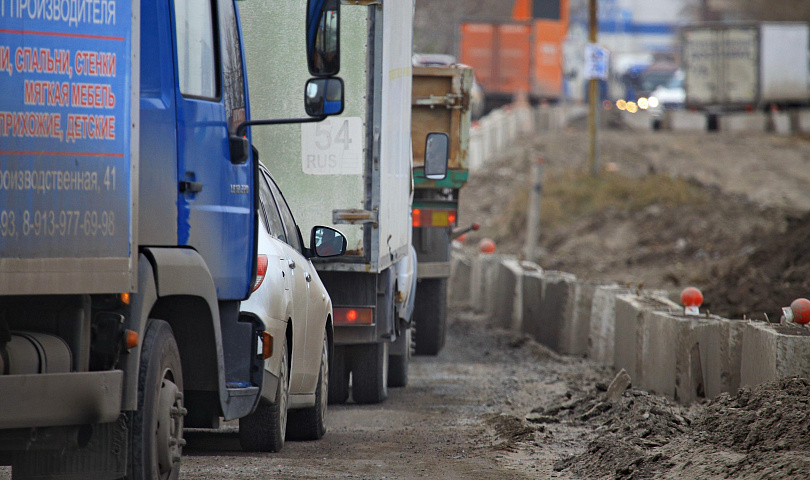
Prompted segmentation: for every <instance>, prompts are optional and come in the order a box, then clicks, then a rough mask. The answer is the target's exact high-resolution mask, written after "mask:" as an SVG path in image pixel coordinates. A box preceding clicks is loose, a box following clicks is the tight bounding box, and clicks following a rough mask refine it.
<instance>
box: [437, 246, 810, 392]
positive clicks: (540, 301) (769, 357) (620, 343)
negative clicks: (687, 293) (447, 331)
mask: <svg viewBox="0 0 810 480" xmlns="http://www.w3.org/2000/svg"><path fill="white" fill-rule="evenodd" d="M452 271H453V276H452V278H451V282H450V290H451V298H452V301H453V303H454V304H456V305H462V306H466V307H470V308H473V309H474V310H476V311H478V312H482V313H486V315H487V316H488V317H489V318H490V319H491V321H492V323H493V324H494V325H495V326H498V327H500V328H503V329H507V330H510V331H513V332H515V333H527V334H529V335H531V336H532V337H534V338H535V339H536V340H537V341H538V342H540V343H542V344H543V345H546V346H547V347H549V348H551V349H553V350H555V351H556V352H558V353H563V354H573V355H582V354H586V355H587V356H588V357H590V358H591V359H593V360H594V361H596V362H598V363H601V364H605V365H611V366H613V367H615V368H616V369H617V370H619V369H624V370H626V371H627V372H628V373H629V375H630V377H631V379H632V382H633V384H634V385H635V386H637V387H639V388H643V389H646V390H650V391H653V392H656V393H659V394H663V395H668V396H670V397H672V398H674V399H676V400H677V401H680V402H683V403H687V404H688V403H691V402H694V401H696V400H698V399H700V398H714V397H716V396H717V395H719V394H721V393H723V392H735V391H736V390H737V389H738V388H739V387H741V386H745V385H749V386H755V385H759V384H761V383H765V382H772V381H776V380H778V379H780V378H784V377H789V376H795V375H799V376H806V377H810V328H807V327H804V326H799V325H796V324H790V325H776V324H767V323H763V322H751V321H744V320H730V319H726V318H722V317H718V316H715V315H708V316H707V315H701V316H687V315H684V313H683V308H682V307H680V306H679V305H677V304H675V303H674V302H672V301H671V300H669V299H668V298H667V292H665V291H660V290H658V291H655V290H653V291H633V290H631V289H629V288H626V287H621V286H618V285H593V284H589V283H587V282H582V281H579V280H578V279H577V278H576V277H575V276H574V275H571V274H568V273H563V272H556V271H545V270H543V269H542V268H541V267H539V266H538V265H536V264H533V263H531V262H525V261H519V260H517V259H516V258H514V257H509V256H501V255H479V256H476V257H472V258H467V257H465V256H464V255H462V254H460V253H459V252H455V251H454V255H453V268H452ZM464 292H467V293H468V294H466V295H465V294H464Z"/></svg>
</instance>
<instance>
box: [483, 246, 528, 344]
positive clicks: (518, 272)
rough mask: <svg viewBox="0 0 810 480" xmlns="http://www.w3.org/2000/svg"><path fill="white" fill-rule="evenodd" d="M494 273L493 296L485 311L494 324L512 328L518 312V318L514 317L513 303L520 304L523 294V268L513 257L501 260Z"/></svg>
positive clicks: (508, 328)
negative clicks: (489, 305)
mask: <svg viewBox="0 0 810 480" xmlns="http://www.w3.org/2000/svg"><path fill="white" fill-rule="evenodd" d="M495 275H496V277H497V279H496V281H495V283H494V285H493V288H494V290H495V296H494V297H493V300H492V305H491V309H489V310H487V313H488V314H489V317H490V320H491V321H492V323H493V324H494V325H495V326H497V327H500V328H504V329H507V330H512V329H513V326H514V324H515V323H516V321H519V317H520V315H519V314H518V315H517V317H518V319H517V320H516V319H515V317H516V315H515V310H516V309H515V305H516V304H517V305H520V302H521V298H522V296H523V295H522V291H521V288H522V282H521V280H522V276H523V269H522V268H521V266H520V261H518V260H517V259H514V258H508V259H505V260H503V261H502V262H501V263H500V264H498V268H497V270H496V271H495Z"/></svg>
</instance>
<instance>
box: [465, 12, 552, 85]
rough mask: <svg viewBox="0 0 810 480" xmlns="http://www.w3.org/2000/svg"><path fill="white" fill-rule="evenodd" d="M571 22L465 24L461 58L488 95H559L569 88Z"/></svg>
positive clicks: (535, 21)
mask: <svg viewBox="0 0 810 480" xmlns="http://www.w3.org/2000/svg"><path fill="white" fill-rule="evenodd" d="M566 30H567V29H566V27H565V25H563V24H561V23H560V22H554V21H549V20H533V21H527V22H484V21H471V22H463V23H462V24H461V25H460V27H459V42H458V44H459V52H458V59H459V61H460V62H461V63H463V64H466V65H470V66H471V67H473V69H474V70H475V75H476V77H477V79H478V81H479V82H480V84H481V87H482V88H483V89H484V91H485V92H486V95H487V97H488V98H492V97H499V98H503V99H505V100H510V99H511V97H512V95H514V94H516V93H518V92H524V93H527V94H529V95H530V96H531V97H532V98H535V99H540V98H544V99H558V98H560V97H561V95H562V88H563V62H562V55H563V48H562V45H563V41H564V39H565V34H566Z"/></svg>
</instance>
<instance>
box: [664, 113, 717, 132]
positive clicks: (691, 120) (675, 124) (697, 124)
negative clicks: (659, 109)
mask: <svg viewBox="0 0 810 480" xmlns="http://www.w3.org/2000/svg"><path fill="white" fill-rule="evenodd" d="M664 115H665V117H666V120H665V122H664V123H666V124H667V125H669V128H670V129H671V130H673V131H683V132H696V131H699V132H705V131H706V127H707V121H706V115H705V114H703V113H700V112H690V111H688V110H668V111H666V112H665V113H664Z"/></svg>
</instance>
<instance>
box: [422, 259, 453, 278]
mask: <svg viewBox="0 0 810 480" xmlns="http://www.w3.org/2000/svg"><path fill="white" fill-rule="evenodd" d="M449 276H450V262H419V264H418V265H417V267H416V278H448V277H449Z"/></svg>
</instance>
